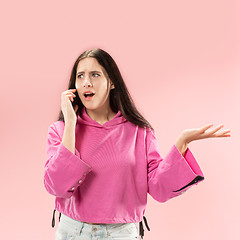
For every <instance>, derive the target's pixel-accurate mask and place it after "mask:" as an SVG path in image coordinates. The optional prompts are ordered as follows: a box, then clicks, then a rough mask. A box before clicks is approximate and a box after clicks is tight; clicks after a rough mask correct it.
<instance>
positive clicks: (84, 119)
mask: <svg viewBox="0 0 240 240" xmlns="http://www.w3.org/2000/svg"><path fill="white" fill-rule="evenodd" d="M126 121H127V119H126V118H124V116H123V115H122V113H121V112H120V110H118V112H117V113H116V115H115V116H114V118H113V119H111V120H109V121H107V122H105V123H104V124H103V125H101V124H100V123H98V122H96V121H94V120H93V119H91V118H90V117H89V116H88V114H87V112H86V107H85V106H84V107H83V109H82V113H81V116H80V115H78V116H77V123H79V124H83V125H89V126H93V127H100V128H104V127H111V126H115V125H118V124H122V123H124V122H126Z"/></svg>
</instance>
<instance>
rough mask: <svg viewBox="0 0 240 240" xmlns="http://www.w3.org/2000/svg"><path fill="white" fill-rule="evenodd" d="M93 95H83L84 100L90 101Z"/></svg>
mask: <svg viewBox="0 0 240 240" xmlns="http://www.w3.org/2000/svg"><path fill="white" fill-rule="evenodd" d="M94 95H95V94H94V93H85V94H84V98H85V99H86V100H90V99H92V98H93V96H94Z"/></svg>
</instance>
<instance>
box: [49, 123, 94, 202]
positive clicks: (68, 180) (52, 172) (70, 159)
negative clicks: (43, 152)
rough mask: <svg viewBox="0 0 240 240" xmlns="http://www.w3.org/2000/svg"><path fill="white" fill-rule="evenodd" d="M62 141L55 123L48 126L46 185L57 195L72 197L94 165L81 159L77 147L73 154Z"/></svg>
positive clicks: (51, 192)
mask: <svg viewBox="0 0 240 240" xmlns="http://www.w3.org/2000/svg"><path fill="white" fill-rule="evenodd" d="M61 142H62V139H61V138H60V136H59V134H58V132H57V129H56V126H55V124H54V123H53V124H52V125H51V126H50V127H49V128H48V136H47V161H46V163H45V166H44V186H45V188H46V190H47V191H48V192H49V193H50V194H52V195H54V196H56V197H61V198H70V197H71V196H72V195H73V193H74V191H76V188H77V187H78V186H79V185H81V183H82V181H84V179H85V177H86V175H87V174H88V173H89V172H90V171H91V170H92V167H91V166H89V165H88V164H87V163H86V162H84V161H83V160H81V159H80V154H79V152H78V150H77V149H75V154H73V153H72V152H71V151H70V150H69V149H67V148H66V147H65V146H64V145H63V144H62V143H61Z"/></svg>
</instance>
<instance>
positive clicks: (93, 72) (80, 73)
mask: <svg viewBox="0 0 240 240" xmlns="http://www.w3.org/2000/svg"><path fill="white" fill-rule="evenodd" d="M94 72H98V73H101V72H99V71H96V70H95V71H91V72H90V73H94ZM81 73H84V71H82V72H78V73H77V74H81Z"/></svg>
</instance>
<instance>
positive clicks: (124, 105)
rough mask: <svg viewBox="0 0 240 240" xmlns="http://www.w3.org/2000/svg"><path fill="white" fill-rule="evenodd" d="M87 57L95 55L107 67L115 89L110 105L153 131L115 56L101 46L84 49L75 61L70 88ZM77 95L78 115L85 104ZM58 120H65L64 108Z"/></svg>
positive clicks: (73, 103) (75, 100) (139, 124)
mask: <svg viewBox="0 0 240 240" xmlns="http://www.w3.org/2000/svg"><path fill="white" fill-rule="evenodd" d="M87 57H94V58H95V59H96V60H97V61H98V63H99V64H100V65H101V66H102V67H103V68H104V69H105V71H106V72H107V74H108V77H109V78H110V79H111V81H112V83H113V84H114V87H115V88H114V89H111V91H110V93H109V94H110V107H111V109H112V110H113V111H114V112H116V113H117V112H118V110H120V112H121V113H122V115H123V116H124V117H125V118H126V119H127V120H128V121H129V122H132V123H133V124H135V125H138V126H139V127H142V128H144V127H147V128H151V129H152V130H153V131H154V129H153V127H152V126H151V124H150V123H149V122H148V121H147V120H146V119H145V118H144V117H143V116H142V115H141V114H140V113H139V111H138V110H137V108H136V106H135V104H134V101H133V99H132V97H131V95H130V93H129V91H128V89H127V87H126V85H125V83H124V81H123V78H122V76H121V73H120V71H119V69H118V67H117V64H116V63H115V61H114V60H113V58H112V57H111V56H110V55H109V54H108V53H107V52H105V51H104V50H102V49H100V48H95V49H89V50H86V51H84V52H83V53H82V54H81V55H80V56H79V57H78V58H77V60H76V61H75V63H74V66H73V68H72V73H71V77H70V81H69V84H68V89H75V88H76V87H75V81H76V73H77V66H78V63H79V61H80V60H82V59H84V58H87ZM74 94H75V95H76V97H75V98H74V101H73V102H72V105H73V107H74V106H75V105H78V110H77V113H76V114H77V115H80V113H81V111H82V109H83V107H84V105H83V103H82V101H81V100H80V98H79V96H78V93H77V91H76V92H74ZM58 121H64V115H63V113H62V110H60V113H59V117H58Z"/></svg>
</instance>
